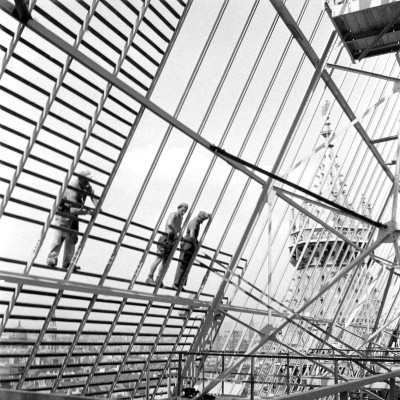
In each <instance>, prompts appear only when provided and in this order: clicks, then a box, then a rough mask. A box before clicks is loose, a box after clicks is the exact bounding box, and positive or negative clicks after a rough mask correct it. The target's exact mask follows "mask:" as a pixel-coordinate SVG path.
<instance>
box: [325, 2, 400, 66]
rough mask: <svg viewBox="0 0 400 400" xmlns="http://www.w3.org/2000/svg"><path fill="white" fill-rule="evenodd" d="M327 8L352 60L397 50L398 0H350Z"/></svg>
mask: <svg viewBox="0 0 400 400" xmlns="http://www.w3.org/2000/svg"><path fill="white" fill-rule="evenodd" d="M326 9H327V12H328V14H329V16H330V18H331V20H332V23H333V25H334V26H335V29H336V31H337V32H338V34H339V36H340V37H341V38H342V41H343V43H344V46H345V47H346V49H347V51H348V52H349V55H350V57H351V58H352V60H353V62H355V61H359V60H361V59H363V58H365V57H373V56H377V55H381V54H387V53H391V52H396V51H398V50H400V1H399V0H351V1H344V2H343V3H342V4H338V5H335V6H333V7H332V9H330V8H329V6H328V5H327V4H326Z"/></svg>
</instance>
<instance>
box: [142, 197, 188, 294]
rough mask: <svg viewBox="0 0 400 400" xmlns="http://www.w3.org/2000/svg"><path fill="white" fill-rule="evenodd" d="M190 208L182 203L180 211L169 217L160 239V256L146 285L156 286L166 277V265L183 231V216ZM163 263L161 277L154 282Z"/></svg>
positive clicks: (153, 265)
mask: <svg viewBox="0 0 400 400" xmlns="http://www.w3.org/2000/svg"><path fill="white" fill-rule="evenodd" d="M188 208H189V206H188V204H187V203H181V204H179V205H178V211H175V212H173V213H171V214H170V215H169V217H168V219H167V223H166V224H165V233H163V234H162V235H161V236H160V238H159V239H158V244H157V252H158V254H157V256H156V259H155V260H154V262H153V264H152V265H151V267H150V273H149V276H148V277H147V279H146V283H149V284H150V285H155V284H156V282H157V281H158V280H159V278H160V277H161V276H163V275H164V267H165V263H166V261H167V259H168V256H169V255H170V253H171V250H172V248H173V246H174V243H175V240H176V239H177V237H178V235H179V232H180V231H181V226H182V221H183V216H184V215H185V213H186V211H187V210H188ZM161 262H162V266H161V269H160V272H159V275H158V277H157V278H156V280H154V273H155V271H156V269H157V267H158V265H159V264H160V263H161ZM163 286H164V285H163V284H162V283H161V285H160V287H163Z"/></svg>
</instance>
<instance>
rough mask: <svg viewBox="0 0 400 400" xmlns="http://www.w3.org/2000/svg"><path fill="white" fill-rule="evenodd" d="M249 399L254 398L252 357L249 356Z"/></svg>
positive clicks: (252, 399)
mask: <svg viewBox="0 0 400 400" xmlns="http://www.w3.org/2000/svg"><path fill="white" fill-rule="evenodd" d="M250 400H254V357H251V358H250Z"/></svg>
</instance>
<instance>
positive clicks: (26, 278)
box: [0, 271, 268, 316]
mask: <svg viewBox="0 0 400 400" xmlns="http://www.w3.org/2000/svg"><path fill="white" fill-rule="evenodd" d="M0 280H4V281H6V282H11V283H17V284H21V285H30V286H38V287H45V288H48V289H57V290H69V291H73V292H80V293H87V294H97V295H103V296H110V297H119V298H127V299H136V300H144V301H156V302H159V303H166V304H179V305H184V306H188V307H195V308H205V309H208V308H210V307H211V303H209V302H206V301H200V300H193V299H190V298H186V297H177V296H168V295H161V294H153V293H145V292H138V291H134V290H124V289H117V288H113V287H110V286H98V285H91V284H87V283H81V282H72V281H64V280H60V279H54V278H46V277H43V276H38V275H24V274H16V273H12V272H7V271H0ZM219 308H220V309H221V310H224V311H230V312H237V313H248V314H258V315H264V316H265V315H267V314H268V311H267V310H258V309H255V308H246V307H240V306H232V305H225V304H221V306H220V307H219Z"/></svg>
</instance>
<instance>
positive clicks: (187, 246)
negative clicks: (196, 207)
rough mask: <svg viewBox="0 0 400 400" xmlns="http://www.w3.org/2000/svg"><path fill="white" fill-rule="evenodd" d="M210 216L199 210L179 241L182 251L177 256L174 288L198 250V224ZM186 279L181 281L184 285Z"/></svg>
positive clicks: (177, 285)
mask: <svg viewBox="0 0 400 400" xmlns="http://www.w3.org/2000/svg"><path fill="white" fill-rule="evenodd" d="M210 217H211V214H207V213H206V212H204V211H200V212H199V214H198V215H197V217H195V218H193V219H192V220H191V221H190V222H189V224H188V226H187V231H186V235H185V237H183V238H182V241H181V250H182V251H181V254H180V257H179V264H178V266H177V268H176V273H175V279H174V286H173V288H174V289H175V290H178V288H179V285H180V284H181V283H182V279H183V276H184V275H185V272H186V270H187V269H188V267H189V264H190V260H191V259H192V256H193V254H194V253H195V252H196V251H197V250H198V247H199V242H198V241H197V237H198V236H199V232H200V225H201V224H202V223H203V222H204V221H205V220H206V219H208V218H210ZM186 278H187V277H186ZM186 280H187V279H185V282H183V285H186Z"/></svg>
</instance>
